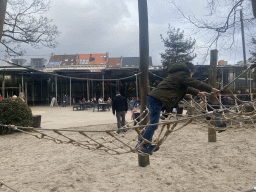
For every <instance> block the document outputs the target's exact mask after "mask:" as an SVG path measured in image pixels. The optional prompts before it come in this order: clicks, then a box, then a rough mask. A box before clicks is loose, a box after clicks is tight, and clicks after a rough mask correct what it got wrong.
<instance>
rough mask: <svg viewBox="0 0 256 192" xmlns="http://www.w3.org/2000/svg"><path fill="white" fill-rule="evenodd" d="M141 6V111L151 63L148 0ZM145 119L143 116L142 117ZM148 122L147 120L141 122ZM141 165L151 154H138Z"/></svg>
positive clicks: (144, 101)
mask: <svg viewBox="0 0 256 192" xmlns="http://www.w3.org/2000/svg"><path fill="white" fill-rule="evenodd" d="M138 8H139V42H140V45H139V47H140V72H141V74H140V76H139V86H140V102H141V103H140V104H141V105H140V113H141V114H142V113H143V111H144V110H145V109H146V106H147V93H148V89H149V88H148V85H149V83H148V65H149V40H148V10H147V0H138ZM141 118H142V119H143V117H141ZM141 124H142V125H145V124H146V121H145V122H142V123H141ZM138 159H139V166H140V167H146V166H147V165H149V164H150V162H149V156H142V155H138Z"/></svg>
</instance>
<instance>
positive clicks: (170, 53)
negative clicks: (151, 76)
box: [160, 25, 196, 68]
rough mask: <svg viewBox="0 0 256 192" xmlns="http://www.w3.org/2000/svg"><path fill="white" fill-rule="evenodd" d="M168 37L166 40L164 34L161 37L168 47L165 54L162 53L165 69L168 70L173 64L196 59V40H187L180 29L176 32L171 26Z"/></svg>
mask: <svg viewBox="0 0 256 192" xmlns="http://www.w3.org/2000/svg"><path fill="white" fill-rule="evenodd" d="M167 35H168V37H167V38H164V37H163V35H162V34H161V35H160V36H161V39H162V40H163V42H164V46H165V47H166V49H165V53H161V58H162V65H163V67H164V68H167V67H168V66H169V65H171V64H175V63H182V62H185V61H192V60H193V59H194V58H195V57H196V54H193V52H194V49H195V48H194V45H195V43H196V40H192V39H191V38H189V39H185V38H184V31H180V29H177V30H176V29H175V28H172V27H170V25H169V27H168V31H167Z"/></svg>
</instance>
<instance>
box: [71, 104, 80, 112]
mask: <svg viewBox="0 0 256 192" xmlns="http://www.w3.org/2000/svg"><path fill="white" fill-rule="evenodd" d="M75 109H76V110H75ZM78 110H81V106H80V105H77V106H73V111H78Z"/></svg>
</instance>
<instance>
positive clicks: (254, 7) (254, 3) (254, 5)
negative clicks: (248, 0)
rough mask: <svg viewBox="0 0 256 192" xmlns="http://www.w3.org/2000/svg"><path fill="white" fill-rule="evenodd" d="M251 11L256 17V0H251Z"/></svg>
mask: <svg viewBox="0 0 256 192" xmlns="http://www.w3.org/2000/svg"><path fill="white" fill-rule="evenodd" d="M252 11H253V15H254V17H255V18H256V0H252Z"/></svg>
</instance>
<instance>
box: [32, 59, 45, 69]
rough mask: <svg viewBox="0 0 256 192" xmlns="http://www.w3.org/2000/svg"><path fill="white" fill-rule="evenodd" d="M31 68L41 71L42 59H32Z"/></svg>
mask: <svg viewBox="0 0 256 192" xmlns="http://www.w3.org/2000/svg"><path fill="white" fill-rule="evenodd" d="M31 66H32V67H34V68H36V69H42V68H43V59H42V58H40V59H39V58H38V59H37V58H33V59H31Z"/></svg>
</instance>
